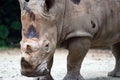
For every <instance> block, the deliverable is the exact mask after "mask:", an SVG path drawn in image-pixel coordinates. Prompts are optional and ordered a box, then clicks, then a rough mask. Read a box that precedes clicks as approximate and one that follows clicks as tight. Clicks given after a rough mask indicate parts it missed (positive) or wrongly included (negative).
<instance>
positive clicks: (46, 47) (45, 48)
mask: <svg viewBox="0 0 120 80" xmlns="http://www.w3.org/2000/svg"><path fill="white" fill-rule="evenodd" d="M44 50H45V51H46V52H49V43H48V44H46V45H45V47H44Z"/></svg>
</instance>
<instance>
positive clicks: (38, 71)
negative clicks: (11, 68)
mask: <svg viewBox="0 0 120 80" xmlns="http://www.w3.org/2000/svg"><path fill="white" fill-rule="evenodd" d="M28 66H29V67H30V68H29V67H28ZM21 74H22V75H24V76H27V77H38V76H44V75H47V74H49V70H48V68H47V63H42V64H38V66H36V68H35V69H32V67H31V65H30V64H28V62H24V65H22V69H21Z"/></svg>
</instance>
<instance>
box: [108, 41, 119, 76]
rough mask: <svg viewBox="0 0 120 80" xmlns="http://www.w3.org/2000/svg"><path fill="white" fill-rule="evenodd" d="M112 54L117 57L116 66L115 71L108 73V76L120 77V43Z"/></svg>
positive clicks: (113, 49) (113, 48)
mask: <svg viewBox="0 0 120 80" xmlns="http://www.w3.org/2000/svg"><path fill="white" fill-rule="evenodd" d="M112 53H113V55H114V56H115V60H116V65H115V68H114V70H113V71H111V72H109V73H108V76H112V77H120V42H119V43H117V44H114V45H113V46H112Z"/></svg>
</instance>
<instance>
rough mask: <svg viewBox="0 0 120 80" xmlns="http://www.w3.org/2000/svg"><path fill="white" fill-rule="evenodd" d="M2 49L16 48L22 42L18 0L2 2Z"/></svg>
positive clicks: (0, 35) (0, 39)
mask: <svg viewBox="0 0 120 80" xmlns="http://www.w3.org/2000/svg"><path fill="white" fill-rule="evenodd" d="M0 3H1V4H0V47H7V46H8V47H14V46H16V45H17V46H18V45H19V41H20V40H21V23H20V9H19V3H18V0H0Z"/></svg>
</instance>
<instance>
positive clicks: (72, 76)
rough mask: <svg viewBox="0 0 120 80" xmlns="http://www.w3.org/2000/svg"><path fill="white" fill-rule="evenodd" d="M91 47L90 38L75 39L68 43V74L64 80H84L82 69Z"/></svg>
mask: <svg viewBox="0 0 120 80" xmlns="http://www.w3.org/2000/svg"><path fill="white" fill-rule="evenodd" d="M90 45H91V40H90V39H88V38H73V39H70V40H69V41H68V50H69V55H68V57H67V74H66V76H65V77H64V79H63V80H84V78H83V77H82V76H81V74H80V68H81V64H82V62H83V59H84V57H85V55H86V53H87V52H88V49H89V48H90Z"/></svg>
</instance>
